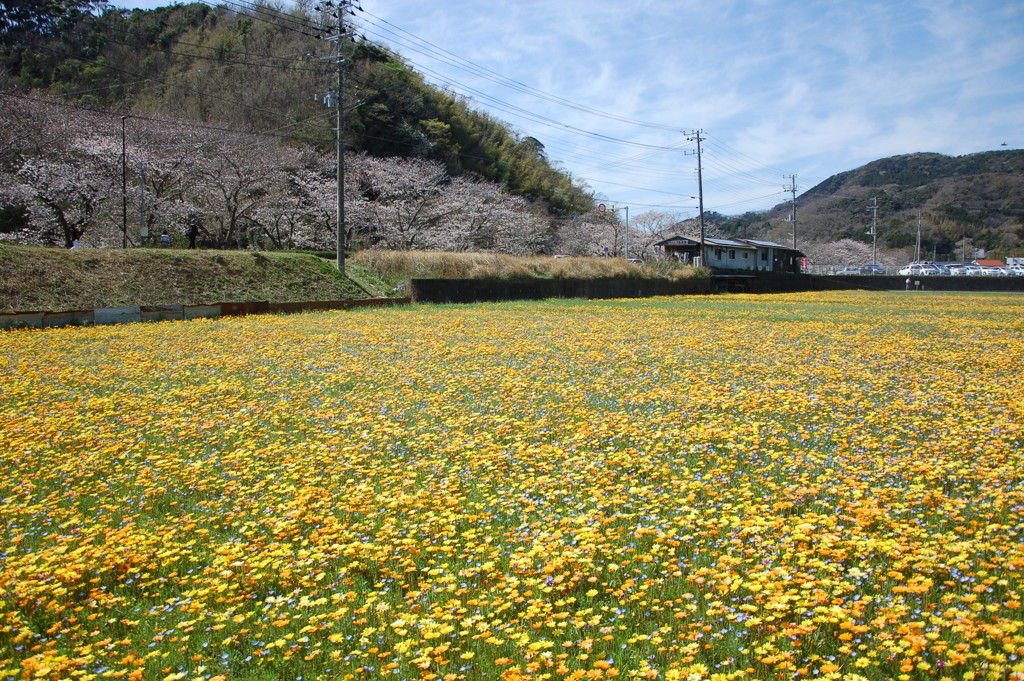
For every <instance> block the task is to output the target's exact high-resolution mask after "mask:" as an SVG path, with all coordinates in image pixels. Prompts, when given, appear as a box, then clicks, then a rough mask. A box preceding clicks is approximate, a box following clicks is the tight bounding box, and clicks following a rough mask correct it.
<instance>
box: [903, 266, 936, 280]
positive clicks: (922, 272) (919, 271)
mask: <svg viewBox="0 0 1024 681" xmlns="http://www.w3.org/2000/svg"><path fill="white" fill-rule="evenodd" d="M899 273H900V274H901V275H902V276H905V277H908V276H909V277H933V276H936V275H938V274H939V270H938V269H937V268H936V267H935V266H934V265H922V264H918V263H915V264H912V265H907V266H906V267H902V268H900V272H899Z"/></svg>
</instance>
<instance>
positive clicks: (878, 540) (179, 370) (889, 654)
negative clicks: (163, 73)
mask: <svg viewBox="0 0 1024 681" xmlns="http://www.w3.org/2000/svg"><path fill="white" fill-rule="evenodd" d="M1022 377H1024V297H1022V296H1014V295H995V294H988V295H960V294H914V293H899V294H895V293H894V294H880V293H864V292H841V293H827V294H822V293H817V294H797V295H785V296H763V297H754V296H744V295H734V296H717V297H690V298H687V297H678V298H659V299H651V300H644V301H603V302H595V301H550V302H540V303H507V304H496V305H479V306H447V307H430V306H422V307H411V308H407V309H388V310H367V311H352V312H338V313H322V314H303V315H295V316H280V317H269V316H263V317H248V318H225V319H221V320H217V321H213V320H201V321H195V322H166V323H154V324H147V325H140V324H137V325H127V326H121V327H104V328H77V329H76V328H67V329H60V330H50V331H45V332H40V331H31V330H30V331H14V332H8V333H4V334H2V335H0V386H2V387H0V466H2V468H0V472H2V476H0V528H2V536H0V541H2V545H0V681H6V680H8V679H111V678H113V679H125V680H128V681H139V680H143V679H144V680H149V679H157V680H163V681H177V680H179V679H183V680H189V681H191V680H196V681H198V680H207V679H209V680H216V681H223V680H226V679H245V680H261V679H266V680H271V679H289V680H293V679H294V680H299V679H301V680H303V681H310V680H313V679H360V680H361V679H396V680H406V679H409V680H411V679H431V680H432V679H437V680H441V679H445V680H455V679H467V680H469V679H503V680H505V681H510V680H520V679H538V680H539V679H553V680H555V679H557V680H561V679H572V680H579V679H610V678H616V677H618V678H622V679H626V678H659V679H668V680H676V681H678V680H690V679H692V680H697V679H716V680H719V681H723V680H726V679H803V678H808V679H844V680H847V681H860V680H863V679H871V680H875V679H879V680H880V679H903V680H908V679H958V680H959V679H991V680H993V681H995V680H1007V679H1010V680H1014V681H1016V680H1019V679H1024V607H1022V597H1024V585H1022V568H1024V454H1022V440H1024V387H1022V382H1021V379H1022Z"/></svg>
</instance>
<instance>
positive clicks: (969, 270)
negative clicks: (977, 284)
mask: <svg viewBox="0 0 1024 681" xmlns="http://www.w3.org/2000/svg"><path fill="white" fill-rule="evenodd" d="M950 274H952V275H953V276H954V277H977V276H980V275H981V268H980V267H978V266H977V265H971V264H964V265H960V266H958V267H955V268H953V269H952V270H951V271H950Z"/></svg>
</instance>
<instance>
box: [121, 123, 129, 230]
mask: <svg viewBox="0 0 1024 681" xmlns="http://www.w3.org/2000/svg"><path fill="white" fill-rule="evenodd" d="M127 120H128V117H127V116H121V233H122V234H123V238H122V240H121V248H128V149H127V144H126V139H127V138H126V137H125V128H124V123H125V121H127Z"/></svg>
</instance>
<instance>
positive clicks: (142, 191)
mask: <svg viewBox="0 0 1024 681" xmlns="http://www.w3.org/2000/svg"><path fill="white" fill-rule="evenodd" d="M139 234H140V235H141V236H142V243H143V244H145V243H146V242H148V241H149V226H148V225H147V224H146V166H144V165H142V164H141V163H140V164H139Z"/></svg>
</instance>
